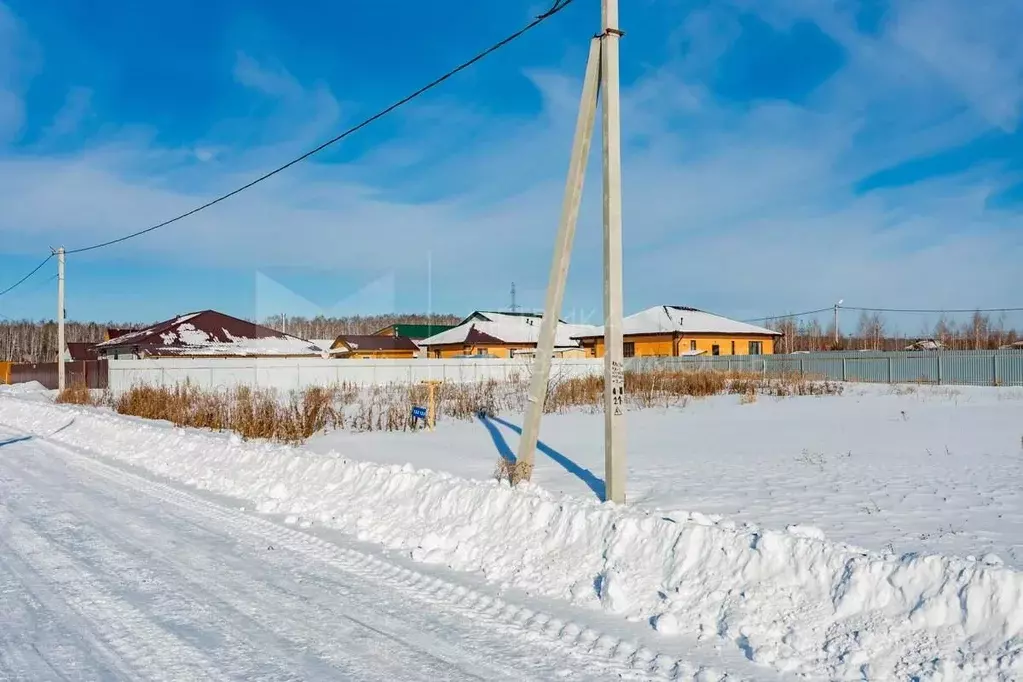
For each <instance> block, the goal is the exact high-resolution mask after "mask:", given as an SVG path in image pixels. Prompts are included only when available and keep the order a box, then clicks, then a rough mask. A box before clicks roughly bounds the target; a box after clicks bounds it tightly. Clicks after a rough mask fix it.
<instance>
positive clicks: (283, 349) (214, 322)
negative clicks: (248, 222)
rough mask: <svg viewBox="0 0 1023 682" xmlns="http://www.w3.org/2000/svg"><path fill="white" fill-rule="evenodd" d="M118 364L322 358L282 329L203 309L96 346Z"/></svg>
mask: <svg viewBox="0 0 1023 682" xmlns="http://www.w3.org/2000/svg"><path fill="white" fill-rule="evenodd" d="M95 348H96V351H97V353H98V354H99V356H100V357H101V358H108V359H112V360H118V359H132V358H135V359H138V358H163V357H177V358H182V357H203V358H211V357H214V358H215V357H220V358H237V357H264V356H270V357H278V358H280V357H316V356H320V357H322V356H323V355H324V352H323V350H322V349H320V348H318V347H317V346H315V345H314V344H313V343H312V342H310V341H307V340H305V339H300V338H298V337H297V336H291V335H290V334H284V333H282V332H279V331H277V330H276V329H270V328H269V327H264V326H262V325H258V324H255V323H253V322H249V321H248V320H241V319H239V318H237V317H231V316H230V315H225V314H224V313H220V312H217V311H215V310H201V311H199V312H195V313H188V314H186V315H179V316H177V317H174V318H172V319H169V320H164V321H163V322H158V323H156V324H154V325H152V326H149V327H146V328H145V329H139V330H136V331H130V332H127V333H123V334H120V335H117V336H115V337H113V338H111V339H109V340H107V341H104V342H102V343H98V344H96V346H95Z"/></svg>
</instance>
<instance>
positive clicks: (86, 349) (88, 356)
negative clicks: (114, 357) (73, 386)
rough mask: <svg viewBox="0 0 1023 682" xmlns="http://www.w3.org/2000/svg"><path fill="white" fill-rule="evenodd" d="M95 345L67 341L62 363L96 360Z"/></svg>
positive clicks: (97, 357)
mask: <svg viewBox="0 0 1023 682" xmlns="http://www.w3.org/2000/svg"><path fill="white" fill-rule="evenodd" d="M98 359H99V354H98V353H97V352H96V344H95V343H89V342H87V341H69V342H67V343H66V344H65V350H64V361H65V362H78V361H80V360H98Z"/></svg>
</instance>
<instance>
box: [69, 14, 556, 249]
mask: <svg viewBox="0 0 1023 682" xmlns="http://www.w3.org/2000/svg"><path fill="white" fill-rule="evenodd" d="M573 2H575V0H556V1H555V3H554V4H553V5H552V6H551V8H550V9H548V10H547V11H546V12H544V13H543V14H540V15H538V16H537V17H535V18H534V19H533V20H532V21H531V22H529V23H528V24H526V25H525V26H524V27H522V28H521V29H519V30H518V31H515V32H514V33H512V34H511V35H509V36H507V37H506V38H503V39H501V40H499V41H498V42H496V43H494V44H493V45H491V46H490V47H488V48H487V49H485V50H483V51H482V52H479V53H477V54H476V55H475V56H474V57H472V58H471V59H469V60H467V61H464V62H462V63H461V64H459V65H458V66H456V67H454V68H453V69H451V70H450V71H448V72H447V73H445V74H444V75H442V76H439V77H438V78H435V79H433V80H432V81H430V82H429V83H427V84H426V85H424V86H423V87H421V88H419V89H418V90H416V91H415V92H413V93H411V94H409V95H406V96H405V97H402V98H401V99H399V100H398V101H396V102H394V103H393V104H391V105H390V106H387V107H385V108H384V109H381V110H380V111H378V112H377V113H375V114H373V115H372V116H370V117H369V118H366V119H364V120H362V121H361V122H359V123H357V124H356V125H354V126H352V127H351V128H348V129H347V130H345V131H344V132H342V133H340V134H338V135H335V136H334V137H332V138H331V139H329V140H327V141H326V142H324V143H322V144H320V145H319V146H317V147H314V148H313V149H310V150H309V151H307V152H305V153H304V154H302V155H301V156H297V157H295V158H294V159H292V160H291V161H288V162H287V163H285V164H283V165H280V166H278V167H277V168H274V169H273V170H271V171H268V172H266V173H264V174H262V175H260V176H259V177H257V178H255V179H253V180H251V181H249V182H247V183H245V184H244V185H242V186H241V187H238V188H236V189H233V190H231V191H230V192H227V193H226V194H221V195H220V196H218V197H217V198H215V199H211V200H210V201H207V202H206V203H204V204H202V205H201V206H197V207H195V208H193V209H191V210H190V211H186V212H185V213H182V214H180V215H177V216H174V217H173V218H170V219H168V220H164V221H163V222H160V223H157V224H156V225H151V226H149V227H147V228H145V229H142V230H138V231H136V232H132V233H130V234H126V235H124V236H122V237H117V238H116V239H110V240H107V241H104V242H100V243H98V244H92V245H91V246H83V247H79V248H76V249H68V250H67V251H66V253H68V254H74V253H84V252H86V251H93V250H95V249H102V248H104V247H107V246H112V245H113V244H119V243H120V242H124V241H127V240H129V239H134V238H135V237H140V236H142V235H144V234H148V233H149V232H153V231H154V230H158V229H160V228H162V227H166V226H168V225H171V224H173V223H176V222H178V221H179V220H183V219H185V218H188V217H189V216H193V215H195V214H196V213H199V212H200V211H203V210H205V209H207V208H210V207H211V206H215V205H216V204H219V203H220V202H222V201H224V200H226V199H230V198H231V197H233V196H235V195H237V194H241V193H242V192H244V191H245V190H247V189H249V188H251V187H253V186H255V185H258V184H259V183H261V182H263V181H264V180H268V179H270V178H272V177H273V176H275V175H277V174H278V173H280V172H282V171H284V170H287V169H288V168H291V167H292V166H294V165H295V164H297V163H300V162H302V161H305V160H306V159H308V158H309V157H311V156H313V155H314V154H318V153H319V152H321V151H323V150H324V149H326V148H327V147H330V146H331V145H334V144H336V143H338V142H340V141H341V140H343V139H345V138H346V137H348V136H349V135H351V134H353V133H355V132H358V131H359V130H362V129H363V128H365V127H366V126H368V125H369V124H371V123H373V122H374V121H377V120H379V119H381V118H383V117H384V116H387V115H388V114H390V113H391V112H393V111H394V110H395V109H398V108H400V107H402V106H404V105H406V104H408V103H409V102H411V101H412V100H414V99H416V98H417V97H419V96H421V95H423V94H425V93H427V92H429V91H430V90H432V89H433V88H435V87H437V86H438V85H440V84H441V83H443V82H444V81H446V80H448V79H450V78H451V77H452V76H455V75H456V74H458V73H460V72H462V71H464V70H465V69H467V68H469V67H470V66H472V65H473V64H475V63H477V62H479V61H481V60H482V59H485V58H486V57H488V56H490V55H491V54H493V53H494V52H496V51H498V50H500V49H501V48H502V47H504V46H506V45H508V44H509V43H511V42H513V41H515V40H517V39H518V38H520V37H522V36H523V35H525V34H526V33H528V32H529V31H531V30H532V29H534V28H536V27H537V26H539V25H540V24H542V23H543V22H545V21H546V20H548V19H550V18H551V17H553V16H554V15H556V14H558V13H559V12H561V11H562V10H564V9H565V8H566V7H568V6H569V5H571V4H572V3H573Z"/></svg>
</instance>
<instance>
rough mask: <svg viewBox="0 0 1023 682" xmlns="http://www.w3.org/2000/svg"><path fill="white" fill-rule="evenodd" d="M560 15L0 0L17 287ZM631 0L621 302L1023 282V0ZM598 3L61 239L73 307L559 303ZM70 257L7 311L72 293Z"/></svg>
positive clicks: (360, 6) (910, 300)
mask: <svg viewBox="0 0 1023 682" xmlns="http://www.w3.org/2000/svg"><path fill="white" fill-rule="evenodd" d="M543 9H544V7H543V4H542V3H537V2H529V1H523V2H518V1H509V2H502V3H483V2H477V3H466V2H448V1H447V0H438V1H437V2H434V3H415V2H404V1H399V0H395V1H394V2H391V3H336V2H307V3H298V4H296V3H277V2H269V1H256V0H249V1H246V2H242V1H241V0H237V1H234V0H221V1H219V2H212V3H211V2H199V1H198V0H190V1H183V2H178V3H172V4H165V5H153V4H152V3H148V4H144V5H139V4H132V3H99V4H97V3H94V2H86V1H85V0H61V1H60V2H58V1H56V0H0V289H2V288H5V287H6V286H7V285H8V284H10V283H13V281H15V280H16V279H18V278H19V277H20V276H21V275H22V274H23V273H24V272H26V271H27V270H29V269H31V267H33V266H34V265H35V264H36V263H37V262H38V261H39V260H40V259H41V258H42V257H44V256H45V254H46V253H47V252H48V249H49V247H50V246H56V245H59V244H63V245H65V246H66V247H68V248H74V247H77V246H83V245H87V244H90V243H94V242H97V241H102V240H105V239H110V238H113V237H117V236H119V235H121V234H124V233H127V232H131V231H134V230H137V229H140V228H142V227H145V226H147V225H150V224H153V223H155V222H159V221H161V220H163V219H166V218H167V217H169V216H172V215H174V214H176V213H179V212H181V211H183V210H187V209H189V208H191V207H193V206H194V205H197V204H201V203H203V202H204V201H206V200H208V199H209V198H212V197H213V196H215V195H216V194H218V193H220V192H223V191H225V190H228V189H231V188H233V187H234V186H236V185H238V184H241V183H242V182H245V181H247V180H248V179H250V178H251V177H253V176H255V175H258V174H260V173H261V172H262V171H264V170H266V169H268V168H270V167H273V166H275V165H277V164H279V163H280V162H282V161H284V160H287V159H288V158H290V157H291V156H294V155H296V154H297V153H300V152H302V151H304V150H305V149H307V148H309V147H312V146H315V145H316V144H317V143H319V142H320V141H322V140H324V139H327V138H330V137H332V136H333V135H335V134H336V133H337V132H339V131H340V130H343V129H344V128H346V127H347V126H349V125H351V124H352V123H354V122H357V121H358V120H360V119H361V118H363V117H365V116H366V115H368V114H370V113H373V112H374V111H375V110H377V109H379V108H381V107H382V106H385V105H386V104H388V103H390V102H391V101H392V100H394V99H395V98H397V97H400V96H402V95H404V94H406V93H407V92H408V91H410V90H412V89H415V88H417V87H419V86H420V85H422V84H423V83H425V82H427V81H429V80H430V79H432V78H433V77H435V76H436V75H439V74H440V73H442V72H443V71H445V70H447V69H448V68H450V67H451V66H452V65H454V64H456V63H458V62H460V61H462V60H463V59H465V58H466V57H468V56H470V55H471V54H473V53H475V52H476V51H478V50H479V49H480V48H482V47H485V46H487V45H489V44H490V43H492V42H494V41H495V40H497V39H499V38H501V37H503V36H504V35H505V34H507V33H510V32H511V31H512V30H514V29H516V28H518V27H519V26H521V25H523V24H524V23H526V22H528V21H529V20H530V19H531V18H532V16H534V15H535V14H537V13H538V12H540V11H542V10H543ZM621 19H622V28H623V29H624V30H625V31H626V37H625V38H624V39H623V42H622V97H623V103H622V107H623V144H624V147H623V163H624V234H625V243H626V246H625V258H626V261H625V298H626V308H627V310H629V311H633V310H638V309H641V308H644V307H647V306H651V305H659V304H685V305H693V306H696V307H700V308H704V309H709V310H714V311H716V312H720V313H723V314H727V315H733V316H736V317H756V316H759V315H767V314H775V313H782V312H786V311H796V310H806V309H811V308H818V307H824V306H827V305H830V304H831V303H832V302H833V301H835V300H837V299H838V298H844V299H845V300H846V302H847V303H849V304H851V305H864V306H884V307H935V308H937V307H948V308H971V307H988V306H990V307H998V306H1019V305H1021V304H1023V301H1021V299H1020V294H1019V292H1020V290H1021V285H1023V274H1021V273H1023V269H1021V268H1020V267H1019V263H1020V262H1023V229H1021V228H1023V220H1021V218H1020V215H1021V213H1020V209H1021V206H1023V133H1021V132H1020V119H1021V112H1023V108H1021V107H1023V47H1021V43H1020V42H1019V41H1018V40H1017V38H1016V37H1017V35H1018V30H1019V28H1020V27H1021V26H1023V6H1020V5H1019V4H1018V3H1008V2H1004V1H1003V0H974V1H972V2H965V1H963V0H927V2H922V1H920V0H891V1H889V2H886V1H882V0H862V1H859V0H836V1H834V2H826V1H824V0H773V1H772V2H758V1H756V0H714V1H710V0H707V1H702V2H701V1H695V0H694V1H689V2H681V1H678V0H632V1H630V2H623V3H622V12H621ZM598 21H599V3H598V2H597V0H576V2H575V3H574V4H573V5H572V6H571V7H569V8H568V9H567V10H565V11H564V12H563V13H561V14H559V15H558V16H557V17H555V18H553V19H552V20H551V21H549V22H547V23H545V24H544V25H543V26H541V27H540V28H538V29H536V30H535V31H533V32H531V33H530V34H528V35H527V36H526V37H525V38H523V39H522V40H521V41H519V42H516V43H515V44H513V45H511V46H510V47H508V48H506V49H504V50H502V51H500V52H499V53H497V54H495V55H494V56H492V57H491V58H489V59H487V60H486V61H485V62H483V63H481V64H479V65H477V66H476V67H474V68H473V69H471V70H470V71H467V72H465V73H463V74H461V75H459V76H458V77H456V78H455V79H453V80H452V81H450V82H448V83H446V84H445V85H443V86H442V87H441V88H439V89H437V90H435V91H433V92H432V93H430V94H429V95H427V96H425V97H423V98H421V99H420V100H417V101H416V102H415V103H414V104H413V105H411V106H409V107H408V108H405V109H403V110H401V111H400V112H399V113H397V114H395V115H393V116H391V117H389V118H388V119H386V120H383V121H381V122H379V123H377V124H374V125H373V126H371V127H369V128H367V129H365V130H363V131H362V132H360V133H359V134H357V135H355V136H353V137H351V138H350V139H348V140H346V141H344V142H342V143H341V144H339V145H337V146H336V147H335V148H332V149H331V150H329V151H327V152H325V153H324V154H323V155H321V156H318V157H316V158H315V159H314V160H311V161H309V162H307V163H304V164H301V165H299V166H297V167H294V168H292V169H291V170H289V171H287V172H286V173H284V174H282V175H280V176H277V177H275V178H274V179H272V180H270V181H268V182H266V183H264V184H262V185H260V186H258V187H257V188H254V189H253V190H251V191H250V192H247V193H245V194H243V195H240V196H239V197H237V198H235V199H232V200H230V201H228V202H225V203H223V204H220V205H218V206H216V207H214V208H213V209H210V210H208V211H206V212H203V213H201V214H199V215H197V216H195V217H193V218H191V219H188V220H186V221H182V222H181V223H177V224H175V225H172V226H170V227H167V228H165V229H164V230H160V231H157V232H154V233H152V234H149V235H147V236H145V237H142V238H139V239H136V240H132V241H129V242H126V243H123V244H119V245H117V246H114V247H111V248H108V249H103V250H99V251H96V252H92V253H89V254H82V255H78V256H73V257H69V259H68V266H67V272H68V305H67V308H68V314H69V315H70V316H71V317H73V318H76V319H117V320H152V319H157V318H164V317H168V316H171V315H173V314H175V313H178V312H182V311H186V310H191V309H199V308H206V307H213V308H218V309H221V310H224V311H225V312H228V313H233V314H238V315H253V314H260V315H262V314H270V313H276V312H282V311H283V312H288V313H290V314H314V313H316V312H326V313H372V312H388V311H392V310H396V311H405V312H412V311H425V310H427V309H428V308H432V309H433V310H434V311H451V312H455V313H466V312H468V311H470V310H472V309H477V308H491V309H493V308H502V307H505V306H507V304H508V302H509V293H508V290H509V288H510V285H511V282H513V281H514V282H516V285H517V288H518V292H519V303H520V304H522V305H525V306H537V307H538V306H541V305H542V300H543V290H544V287H545V286H546V277H547V272H548V268H549V259H550V249H551V244H552V242H553V236H554V231H555V229H556V221H557V217H558V211H559V206H560V201H561V192H562V185H563V182H564V173H565V169H566V166H567V157H568V148H569V144H570V139H571V133H572V126H573V124H574V118H575V109H576V107H577V104H578V96H579V88H580V79H581V74H582V71H583V68H584V62H585V54H586V48H587V42H588V39H589V37H590V36H591V35H592V34H593V33H594V32H595V31H596V29H597V22H598ZM598 149H599V147H598V146H596V145H595V146H594V152H595V155H594V161H596V160H597V158H596V152H597V150H598ZM588 179H589V182H588V184H587V192H586V196H585V198H584V202H585V205H584V208H583V212H582V218H581V221H580V226H579V232H578V237H577V242H576V248H575V252H574V259H573V263H572V271H571V274H570V281H569V290H568V294H567V297H566V304H565V305H566V317H571V318H573V319H576V320H579V321H587V320H588V321H592V322H599V321H600V320H599V318H600V306H601V295H602V293H601V292H602V288H601V275H600V271H601V242H600V238H601V237H600V234H601V233H600V229H601V228H600V197H599V183H600V173H599V164H596V163H594V164H592V165H591V166H590V174H589V176H588ZM52 274H53V271H52V268H51V267H50V266H47V268H46V269H44V270H43V271H41V272H40V273H39V275H38V276H37V277H36V278H33V279H32V280H30V281H29V282H28V283H27V284H26V285H25V286H24V287H22V288H20V289H18V290H16V291H15V292H13V293H12V294H10V295H8V296H4V297H0V315H5V316H7V317H15V318H17V317H22V316H29V317H33V318H41V317H51V316H52V315H53V308H54V307H55V302H54V289H55V282H52V281H49V282H48V281H47V280H48V278H50V277H51V276H52ZM906 324H907V325H913V324H916V322H915V321H908V322H906ZM912 331H915V329H913V330H912Z"/></svg>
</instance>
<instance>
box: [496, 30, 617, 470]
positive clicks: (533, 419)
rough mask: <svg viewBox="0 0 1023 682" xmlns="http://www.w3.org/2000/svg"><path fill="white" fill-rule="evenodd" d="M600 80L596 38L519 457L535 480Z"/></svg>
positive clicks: (588, 63) (517, 465)
mask: <svg viewBox="0 0 1023 682" xmlns="http://www.w3.org/2000/svg"><path fill="white" fill-rule="evenodd" d="M599 80H600V38H599V37H598V38H593V40H591V41H590V54H589V57H588V58H587V60H586V76H585V78H584V79H583V93H582V97H581V99H580V101H579V115H578V117H577V118H576V123H575V137H574V138H573V140H572V155H571V157H570V161H569V164H568V181H567V182H566V184H565V198H564V200H563V201H562V204H561V220H560V222H559V224H558V236H557V240H556V241H555V242H554V259H553V261H552V262H551V272H550V277H549V279H548V283H547V300H546V301H545V302H544V310H543V320H542V321H541V322H540V336H539V338H538V339H537V344H536V357H535V358H534V360H533V375H532V377H531V379H530V382H529V399H528V400H529V404H528V406H527V409H526V421H525V422H524V423H523V425H522V437H521V438H520V439H519V452H518V457H517V458H516V462H515V473H514V475H513V479H515V481H514V482H517V481H520V480H529V477H530V475H531V474H532V472H533V459H534V457H535V455H536V441H537V439H538V438H539V437H540V418H541V416H542V415H543V407H544V400H545V399H546V398H547V382H548V381H549V380H550V374H551V358H552V357H553V356H554V342H555V339H556V337H557V333H558V318H559V317H560V316H561V304H562V301H563V300H564V298H565V282H566V280H567V279H568V265H569V261H570V260H571V257H572V242H573V240H574V239H575V226H576V223H577V222H578V220H579V205H580V203H581V202H582V197H583V183H584V181H585V179H586V159H587V158H588V157H589V155H590V143H591V142H592V140H593V127H594V124H595V121H596V118H597V90H598V88H599Z"/></svg>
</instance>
